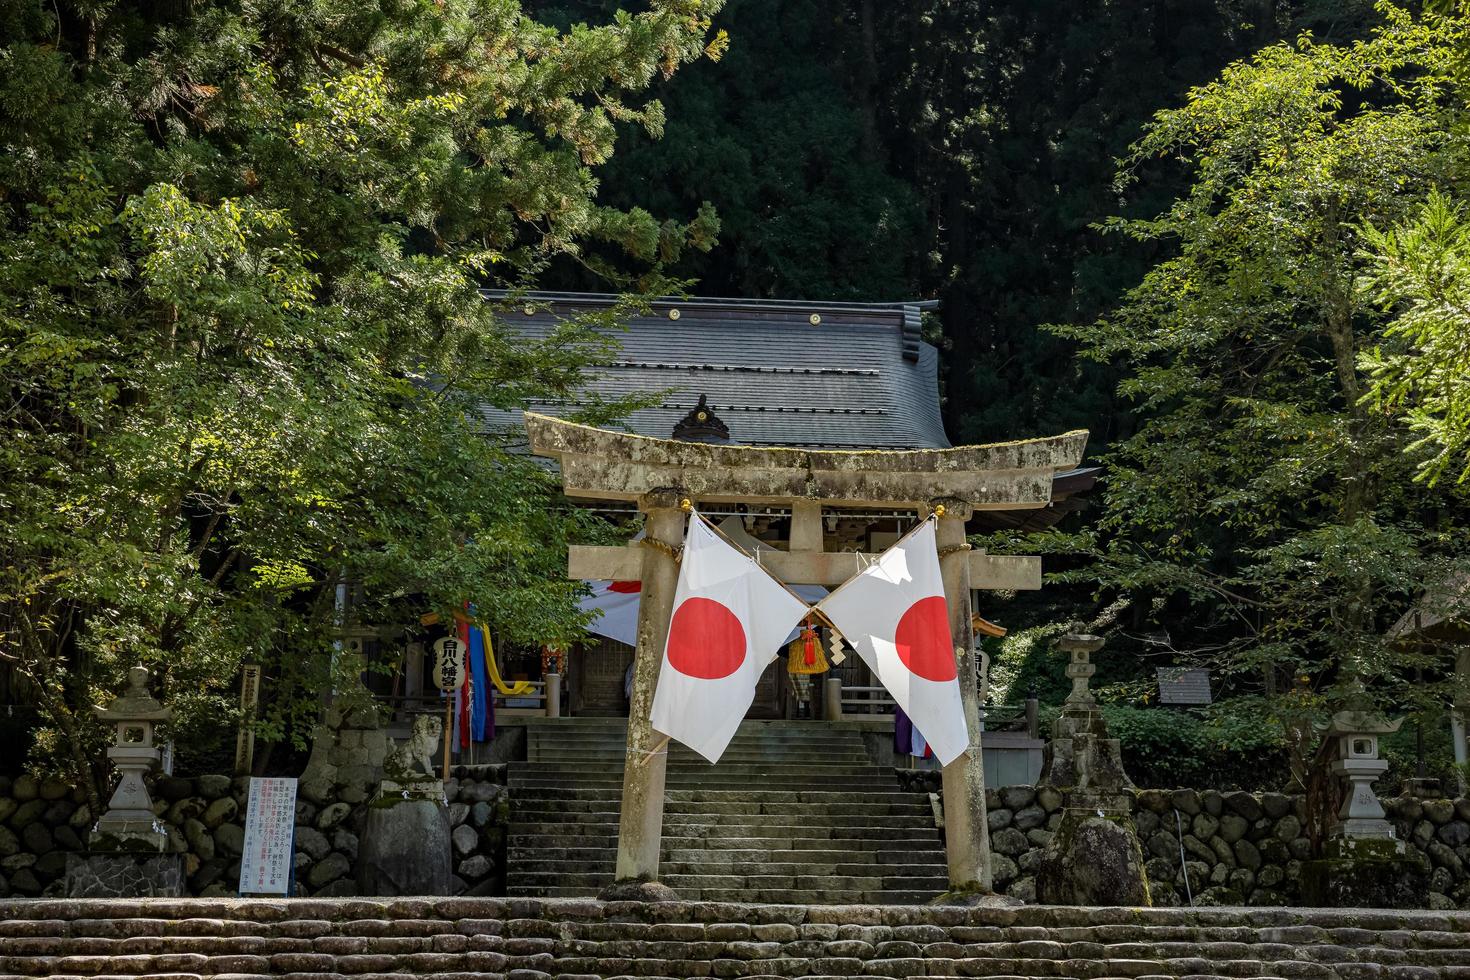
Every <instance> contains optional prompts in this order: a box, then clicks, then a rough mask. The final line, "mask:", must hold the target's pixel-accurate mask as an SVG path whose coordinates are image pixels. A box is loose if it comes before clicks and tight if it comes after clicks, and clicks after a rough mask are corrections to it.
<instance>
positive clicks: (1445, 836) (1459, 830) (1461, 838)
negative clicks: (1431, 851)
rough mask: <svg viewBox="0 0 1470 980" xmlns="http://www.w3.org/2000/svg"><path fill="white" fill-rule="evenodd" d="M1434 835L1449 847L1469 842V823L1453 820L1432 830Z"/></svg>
mask: <svg viewBox="0 0 1470 980" xmlns="http://www.w3.org/2000/svg"><path fill="white" fill-rule="evenodd" d="M1434 836H1436V837H1438V838H1439V839H1440V840H1441V841H1442V842H1443V843H1445V844H1448V845H1449V846H1450V847H1460V846H1461V845H1463V844H1465V843H1466V842H1470V824H1467V823H1466V822H1465V821H1463V820H1454V821H1451V822H1450V823H1447V824H1445V825H1444V826H1443V827H1440V828H1439V830H1437V831H1435V832H1434Z"/></svg>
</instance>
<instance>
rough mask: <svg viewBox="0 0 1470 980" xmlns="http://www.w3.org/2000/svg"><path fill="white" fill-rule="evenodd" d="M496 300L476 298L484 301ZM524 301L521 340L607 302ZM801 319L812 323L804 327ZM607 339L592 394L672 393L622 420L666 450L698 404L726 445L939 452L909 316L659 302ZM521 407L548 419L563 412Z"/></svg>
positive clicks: (931, 364)
mask: <svg viewBox="0 0 1470 980" xmlns="http://www.w3.org/2000/svg"><path fill="white" fill-rule="evenodd" d="M503 296H504V294H502V293H496V292H487V293H486V298H487V299H501V298H503ZM524 299H525V300H526V302H527V304H528V308H532V309H534V312H533V313H531V314H526V313H524V312H520V311H512V312H509V313H508V314H507V317H508V319H509V322H510V323H511V325H512V326H514V327H515V328H516V329H519V330H522V331H524V332H525V333H526V334H527V335H529V336H544V335H546V334H547V333H549V332H550V330H551V329H552V327H553V326H554V324H555V322H556V320H557V319H558V318H559V317H562V316H566V315H568V314H569V313H571V312H574V311H576V310H578V309H585V308H588V307H593V306H606V305H607V304H609V303H610V302H612V300H613V297H610V296H603V295H598V294H592V293H536V294H531V295H529V296H527V297H524ZM671 311H677V312H678V318H677V319H672V318H671V317H670V313H671ZM813 316H816V317H819V318H820V323H818V324H815V325H814V324H813V323H812V322H811V318H812V317H813ZM616 338H617V340H618V342H619V344H620V345H621V350H620V352H619V354H618V356H617V358H616V360H614V361H613V362H612V363H610V364H607V365H604V366H602V367H601V368H599V369H598V370H597V372H596V378H595V380H594V381H593V382H592V384H591V385H590V388H591V390H592V392H593V393H595V394H596V395H599V396H602V397H604V398H614V397H619V396H622V395H627V394H631V393H646V392H656V391H662V390H665V389H672V391H671V393H670V394H669V395H667V396H666V397H665V398H664V399H663V400H662V401H661V402H660V404H659V405H658V406H656V407H653V408H648V409H643V410H640V411H638V412H635V413H633V415H632V416H631V417H630V418H629V419H628V427H629V428H630V429H631V430H632V431H633V432H636V433H638V434H640V435H648V436H657V437H660V438H668V437H669V436H670V434H671V433H672V432H673V429H674V425H675V423H677V422H678V421H679V420H680V419H681V418H683V417H684V416H685V415H686V414H688V412H689V410H690V409H691V408H693V407H694V406H695V404H696V403H697V402H698V401H699V396H700V395H707V396H708V398H709V407H710V409H712V410H713V411H714V413H715V414H716V415H717V416H718V417H719V418H720V419H721V420H723V421H724V422H725V424H727V425H728V426H729V427H730V438H731V439H732V440H733V441H734V442H738V443H744V444H748V445H769V446H801V447H820V448H832V449H868V448H872V449H900V448H906V449H933V448H944V447H948V446H949V439H948V437H946V436H945V434H944V425H943V423H942V422H941V420H940V415H939V381H938V354H937V352H936V351H935V350H934V348H933V347H931V346H930V345H928V344H926V343H923V342H922V341H921V340H920V339H919V306H918V305H917V304H892V305H878V304H859V303H805V302H800V303H799V302H785V301H758V300H730V299H703V298H695V299H687V300H684V299H670V300H661V301H659V302H657V303H655V304H654V305H653V307H652V309H651V310H650V312H649V313H648V314H647V315H643V316H637V317H633V318H632V319H631V320H630V321H629V323H628V329H627V330H626V331H625V332H618V333H617V334H616ZM529 407H530V408H531V409H532V410H533V411H538V412H544V413H546V414H548V415H560V414H564V413H565V412H566V411H567V410H569V409H570V408H572V407H575V406H568V405H564V404H544V403H537V404H532V405H531V406H529ZM486 422H487V423H488V424H489V425H491V426H493V427H497V428H499V427H501V426H505V427H507V428H509V427H513V426H518V425H519V424H520V415H519V413H511V412H501V411H498V410H494V409H488V410H487V411H486Z"/></svg>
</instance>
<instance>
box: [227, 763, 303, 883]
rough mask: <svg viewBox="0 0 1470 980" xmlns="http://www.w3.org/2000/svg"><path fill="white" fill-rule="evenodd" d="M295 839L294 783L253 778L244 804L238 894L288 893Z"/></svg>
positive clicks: (285, 780) (286, 780) (283, 780)
mask: <svg viewBox="0 0 1470 980" xmlns="http://www.w3.org/2000/svg"><path fill="white" fill-rule="evenodd" d="M295 840H296V780H295V779H290V778H286V777H273V778H269V779H263V778H261V777H258V776H257V777H253V778H252V779H251V780H250V799H249V801H248V802H247V803H246V804H245V852H244V853H243V854H241V855H240V894H241V895H287V894H290V891H291V871H292V868H293V866H294V857H295V855H294V851H295V849H296V847H295Z"/></svg>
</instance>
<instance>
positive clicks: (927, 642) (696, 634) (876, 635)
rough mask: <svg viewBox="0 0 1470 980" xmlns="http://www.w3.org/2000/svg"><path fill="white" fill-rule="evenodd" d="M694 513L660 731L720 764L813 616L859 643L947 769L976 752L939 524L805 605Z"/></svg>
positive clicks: (657, 703)
mask: <svg viewBox="0 0 1470 980" xmlns="http://www.w3.org/2000/svg"><path fill="white" fill-rule="evenodd" d="M686 509H687V510H688V511H689V527H688V532H687V534H686V536H685V544H684V548H683V551H682V556H681V561H680V565H679V578H678V584H677V587H676V590H675V594H674V607H673V614H672V617H671V620H670V623H669V629H668V634H667V639H666V641H665V646H664V650H663V658H662V663H661V665H660V670H659V679H658V685H657V688H656V689H655V693H654V701H653V708H652V713H651V716H650V722H651V724H652V727H653V728H654V729H655V730H656V731H658V732H660V733H662V734H664V735H666V736H668V737H670V738H673V739H677V740H678V741H680V742H682V743H683V744H685V745H687V746H689V747H690V748H691V749H693V750H694V751H695V752H698V753H699V754H700V755H702V756H703V757H704V758H705V759H707V760H709V761H710V762H718V761H719V758H720V756H721V755H722V754H723V753H724V751H725V748H726V747H727V746H728V745H729V742H730V739H731V738H732V737H733V736H734V734H735V730H736V728H737V727H738V726H739V724H740V721H741V719H742V718H744V716H745V713H746V711H748V710H749V708H750V704H751V701H752V700H753V699H754V696H755V687H756V683H757V681H758V680H759V678H760V675H761V673H762V672H763V671H764V670H765V668H766V666H767V665H768V664H769V663H770V662H771V661H772V660H774V659H775V658H776V656H777V655H778V651H779V649H780V646H781V643H782V642H783V640H784V638H785V637H786V636H787V635H789V633H790V632H791V630H792V629H793V628H794V627H795V626H796V625H797V624H798V623H800V622H801V621H802V620H804V619H806V618H807V617H815V618H817V619H820V620H821V621H822V622H823V623H825V624H826V625H827V626H829V627H831V628H832V629H833V630H834V631H835V632H836V633H838V634H839V635H840V636H842V637H843V638H845V639H846V640H847V642H848V643H849V644H851V645H852V647H853V649H854V650H856V652H857V653H858V655H859V656H861V657H862V658H863V660H864V662H865V663H867V665H868V667H869V668H870V669H871V670H872V671H873V673H874V675H875V676H877V678H878V680H879V682H880V683H881V684H882V685H883V686H884V687H885V688H887V689H888V691H889V692H890V693H891V694H892V695H893V698H894V700H895V701H896V702H897V703H898V705H899V706H900V707H901V708H903V710H904V711H905V713H907V714H908V715H909V717H910V718H912V719H913V721H914V723H915V725H916V726H917V727H918V728H919V729H920V730H921V731H923V732H924V733H925V735H926V737H927V738H928V740H929V744H930V745H931V746H932V747H933V748H934V752H935V755H936V756H937V757H938V758H939V761H940V763H941V764H942V765H948V764H949V763H950V762H951V761H953V760H954V759H955V758H956V757H958V756H960V755H961V754H963V753H964V752H965V751H967V750H968V748H969V741H970V740H969V732H968V729H967V727H966V724H965V715H964V708H963V703H962V700H961V696H960V687H959V682H958V674H957V671H956V666H955V660H956V657H955V648H954V643H953V637H952V635H951V632H950V628H949V615H948V605H947V603H946V601H945V597H944V584H943V579H942V578H941V575H940V570H939V554H938V549H937V547H936V545H935V539H934V521H933V520H932V519H927V520H925V521H923V522H921V523H920V524H919V526H918V527H915V528H914V529H913V530H911V531H909V532H908V533H907V534H905V535H904V536H903V537H902V538H900V539H899V540H898V541H897V542H895V543H894V544H893V545H892V546H891V547H889V549H888V550H887V551H885V552H884V553H883V554H882V555H880V556H879V557H878V559H877V560H876V561H874V562H873V563H872V564H870V565H869V566H867V567H866V568H864V569H862V570H861V571H859V572H857V573H856V574H854V575H853V576H852V577H851V578H849V579H848V580H847V581H845V582H843V583H842V584H841V585H839V586H838V587H837V588H836V589H834V590H833V591H832V592H831V593H829V594H828V595H827V596H825V597H824V598H822V599H821V600H820V601H818V602H816V603H814V604H809V603H808V602H807V601H806V600H804V599H802V598H801V597H800V596H799V595H797V594H796V593H795V592H794V591H793V590H792V589H791V588H790V587H789V586H788V585H787V584H786V583H784V582H782V581H781V580H780V579H779V578H777V577H776V576H775V575H773V574H772V573H771V572H769V571H768V570H766V569H765V568H764V567H762V565H761V564H760V562H759V561H757V560H756V559H755V558H753V557H752V556H751V555H750V554H748V553H747V552H746V551H745V550H744V549H743V548H741V547H740V546H739V545H738V544H736V543H735V542H734V541H732V540H731V539H730V538H729V537H728V536H727V535H726V534H725V533H724V532H723V531H721V530H720V529H719V528H718V527H716V526H715V525H714V524H713V523H712V522H711V521H709V520H708V519H706V518H705V517H704V516H703V515H702V514H700V513H699V512H698V511H697V510H696V509H695V508H693V507H692V506H690V507H688V508H686ZM662 748H663V743H660V744H659V745H658V746H657V747H656V748H655V749H654V751H655V752H658V751H662Z"/></svg>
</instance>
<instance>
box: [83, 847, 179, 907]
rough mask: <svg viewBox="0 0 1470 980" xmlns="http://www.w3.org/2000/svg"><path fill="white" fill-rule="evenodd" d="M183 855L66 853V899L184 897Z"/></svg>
mask: <svg viewBox="0 0 1470 980" xmlns="http://www.w3.org/2000/svg"><path fill="white" fill-rule="evenodd" d="M183 896H184V855H182V854H157V853H148V852H146V851H101V852H90V851H89V852H83V853H77V854H68V855H67V856H66V897H67V898H182V897H183Z"/></svg>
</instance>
